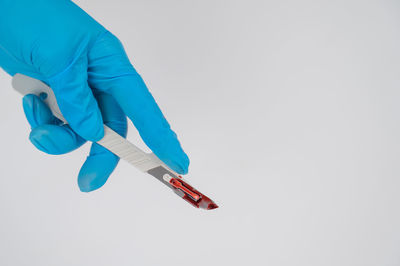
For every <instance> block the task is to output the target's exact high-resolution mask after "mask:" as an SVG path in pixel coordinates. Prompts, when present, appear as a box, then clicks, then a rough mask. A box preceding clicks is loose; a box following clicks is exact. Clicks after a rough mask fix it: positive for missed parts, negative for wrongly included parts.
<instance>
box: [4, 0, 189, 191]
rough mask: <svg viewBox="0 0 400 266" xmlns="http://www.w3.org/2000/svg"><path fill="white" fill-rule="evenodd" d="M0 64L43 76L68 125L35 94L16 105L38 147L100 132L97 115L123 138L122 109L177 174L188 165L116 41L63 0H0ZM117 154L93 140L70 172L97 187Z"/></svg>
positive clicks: (58, 148)
mask: <svg viewBox="0 0 400 266" xmlns="http://www.w3.org/2000/svg"><path fill="white" fill-rule="evenodd" d="M0 66H1V67H2V68H3V69H4V70H5V71H6V72H7V73H9V74H10V75H14V74H16V73H21V74H25V75H28V76H31V77H33V78H36V79H39V80H42V81H43V82H45V83H47V84H48V85H49V86H50V87H51V88H52V89H53V91H54V93H55V95H56V98H57V102H58V105H59V107H60V110H61V112H62V113H63V115H64V117H65V118H66V120H67V121H68V123H69V125H63V124H61V123H60V121H58V120H57V119H56V118H55V117H53V116H52V114H51V112H50V110H49V109H48V108H47V107H46V106H45V105H44V103H43V102H42V101H41V99H40V98H38V97H36V96H33V95H29V96H26V97H25V98H24V101H23V106H24V111H25V114H26V116H27V119H28V121H29V123H30V124H31V126H32V132H31V134H30V140H31V141H32V143H33V144H34V145H35V146H36V147H37V148H38V149H40V150H41V151H44V152H46V153H49V154H63V153H67V152H70V151H72V150H74V149H76V148H78V147H80V146H81V145H82V144H83V143H84V142H85V141H86V140H90V141H98V140H100V139H101V138H102V137H103V135H104V130H103V126H102V125H103V121H104V123H106V124H107V125H109V126H110V127H111V128H112V129H114V130H115V131H117V132H118V133H119V134H121V135H122V136H124V137H125V135H126V128H127V127H126V118H125V116H128V117H129V118H130V120H131V121H132V122H133V123H134V125H135V127H136V128H137V129H138V131H139V133H140V135H141V137H142V139H143V140H144V142H145V143H146V144H147V146H148V147H149V148H150V149H151V150H152V151H153V152H154V153H155V154H156V155H157V156H158V157H159V158H160V159H161V160H162V161H163V162H164V163H166V164H167V165H168V166H169V167H171V168H172V169H173V170H175V171H176V172H178V173H181V174H185V173H187V171H188V166H189V159H188V157H187V155H186V154H185V153H184V151H183V150H182V148H181V146H180V143H179V141H178V139H177V137H176V134H175V133H174V132H173V131H172V130H171V128H170V126H169V124H168V122H167V121H166V120H165V118H164V116H163V114H162V113H161V111H160V109H159V107H158V106H157V104H156V102H155V100H154V98H153V97H152V95H151V94H150V92H149V91H148V89H147V87H146V85H145V84H144V82H143V80H142V79H141V77H140V76H139V75H138V74H137V72H136V71H135V69H134V68H133V67H132V65H131V63H130V62H129V59H128V57H127V55H126V54H125V51H124V49H123V46H122V44H121V43H120V41H119V40H118V39H117V38H116V37H115V36H114V35H112V34H111V33H110V32H108V31H107V30H106V29H105V28H104V27H103V26H101V25H100V24H99V23H97V22H96V21H95V20H94V19H92V18H91V17H90V16H89V15H88V14H86V13H85V12H84V11H83V10H82V9H80V8H79V7H78V6H76V5H75V4H74V3H72V2H71V1H69V0H36V1H32V0H1V1H0ZM117 163H118V158H117V157H116V156H115V155H113V154H112V153H111V152H109V151H107V150H105V149H104V148H102V147H100V146H99V145H97V144H93V146H92V149H91V152H90V155H89V157H88V158H87V160H86V162H85V163H84V165H83V167H82V169H81V171H80V173H79V177H78V184H79V187H80V189H81V190H82V191H86V192H88V191H92V190H94V189H97V188H99V187H101V186H102V185H103V184H104V183H105V182H106V181H107V178H108V177H109V175H110V174H111V173H112V171H113V170H114V169H115V167H116V165H117Z"/></svg>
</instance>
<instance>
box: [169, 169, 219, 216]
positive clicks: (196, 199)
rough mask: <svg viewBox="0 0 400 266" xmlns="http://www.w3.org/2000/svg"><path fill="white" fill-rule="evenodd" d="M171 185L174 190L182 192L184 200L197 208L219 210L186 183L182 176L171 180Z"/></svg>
mask: <svg viewBox="0 0 400 266" xmlns="http://www.w3.org/2000/svg"><path fill="white" fill-rule="evenodd" d="M169 183H170V184H171V185H172V186H173V187H174V189H177V190H179V191H180V192H182V193H181V194H182V198H183V199H184V200H186V201H187V202H189V203H190V204H192V205H193V206H194V207H196V208H201V209H204V210H213V209H216V208H218V205H217V204H215V203H214V202H213V201H212V200H211V199H210V198H209V197H207V196H206V195H204V194H202V193H200V192H199V191H198V190H196V189H195V188H194V187H192V186H191V185H189V184H188V183H187V182H186V181H184V180H183V179H182V177H181V176H179V179H178V178H171V180H170V181H169Z"/></svg>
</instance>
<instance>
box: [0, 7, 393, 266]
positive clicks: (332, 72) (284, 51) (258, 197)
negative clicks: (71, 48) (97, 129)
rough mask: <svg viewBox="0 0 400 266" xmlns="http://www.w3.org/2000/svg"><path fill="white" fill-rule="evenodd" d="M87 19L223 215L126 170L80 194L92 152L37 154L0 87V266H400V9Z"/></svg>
mask: <svg viewBox="0 0 400 266" xmlns="http://www.w3.org/2000/svg"><path fill="white" fill-rule="evenodd" d="M76 3H77V4H78V5H80V6H81V7H82V8H83V9H84V10H86V11H87V12H88V13H89V14H91V15H92V16H93V17H94V18H96V19H97V20H98V21H99V22H100V23H102V24H103V25H105V26H106V27H107V28H108V29H109V30H110V31H112V32H113V33H114V34H115V35H117V36H118V37H119V38H120V39H121V40H122V42H123V43H124V45H125V48H126V50H127V53H128V55H129V56H130V58H131V60H132V62H133V64H134V66H135V67H136V69H137V70H138V72H139V73H140V74H141V75H142V76H143V78H144V79H145V81H146V82H147V84H148V86H149V87H150V89H151V91H152V93H153V95H154V96H155V98H156V99H157V101H158V102H159V104H160V106H161V108H162V110H163V111H164V114H165V115H166V117H167V118H168V119H169V121H170V123H171V124H172V126H173V128H174V129H175V131H176V132H177V133H178V135H179V137H180V140H181V142H182V144H183V147H184V149H185V150H186V152H187V153H188V154H189V157H190V159H191V167H190V173H189V175H188V176H187V179H188V180H189V181H190V182H191V183H192V184H193V185H195V186H197V187H198V188H199V189H200V190H201V191H203V192H204V193H206V194H208V195H210V197H212V198H213V199H215V201H216V202H217V203H218V204H219V205H220V208H219V209H217V210H215V211H211V212H206V211H201V210H197V209H194V208H192V207H190V206H189V205H188V204H187V203H185V202H184V201H182V200H181V199H179V198H178V197H176V196H175V195H174V194H173V193H171V191H169V190H168V189H166V188H164V187H163V186H162V185H160V184H159V183H158V181H156V180H153V179H152V177H150V176H147V175H144V174H142V173H140V172H139V171H137V170H136V169H134V168H132V167H131V166H130V165H128V164H127V163H125V162H121V163H120V165H119V167H118V168H117V170H116V171H115V173H114V174H113V175H112V177H111V178H110V179H109V181H108V182H107V184H106V185H105V186H104V187H103V188H102V189H100V190H99V191H96V192H93V193H90V194H84V193H81V192H79V189H78V187H77V184H76V178H77V174H78V172H79V168H80V166H81V164H82V163H83V161H84V158H85V156H86V155H87V152H88V148H89V146H88V145H86V146H84V147H83V148H82V149H80V150H78V151H75V152H73V153H71V154H68V155H66V156H49V155H45V154H43V153H41V152H39V151H37V150H35V149H34V147H33V145H31V144H30V142H29V140H28V134H29V126H28V123H27V122H26V120H25V118H24V115H23V111H22V106H21V97H20V96H19V95H17V94H16V93H14V92H13V91H12V88H11V85H10V82H11V81H10V77H9V76H7V75H6V74H5V73H4V72H1V73H0V86H1V90H0V98H1V102H0V121H1V132H0V147H1V151H0V160H1V168H0V176H1V178H0V265H4V266H22V265H29V266H34V265H38V266H39V265H40V266H50V265H58V266H64V265H65V266H66V265H85V266H87V265H95V266H103V265H104V266H105V265H121V266H125V265H141V266H155V265H157V266H158V265H174V266H183V265H192V266H200V265H201V266H204V265H213V266H214V265H231V266H236V265H274V266H275V265H276V266H293V265H296V266H297V265H298V266H321V265H324V266H339V265H340V266H396V265H400V252H399V251H400V226H399V224H400V208H399V206H400V192H399V188H400V166H399V160H400V124H399V122H400V119H399V117H400V105H399V101H400V90H399V88H400V16H399V13H400V3H399V2H398V1H396V0H393V1H383V0H379V1H378V0H376V1H365V0H359V1H357V0H339V1H311V0H304V1H295V0H283V1H256V0H248V1H235V0H233V1H220V0H217V1H215V0H213V1H211V0H205V1H204V0H203V1H182V0H172V1H152V0H151V1H148V0H147V1H123V0H114V1H106V0H103V1H99V0H97V1H95V0H80V1H76ZM129 139H130V140H132V141H133V142H136V143H138V142H139V139H138V134H137V133H136V131H135V129H134V127H133V126H131V127H130V133H129ZM140 145H142V147H143V144H140Z"/></svg>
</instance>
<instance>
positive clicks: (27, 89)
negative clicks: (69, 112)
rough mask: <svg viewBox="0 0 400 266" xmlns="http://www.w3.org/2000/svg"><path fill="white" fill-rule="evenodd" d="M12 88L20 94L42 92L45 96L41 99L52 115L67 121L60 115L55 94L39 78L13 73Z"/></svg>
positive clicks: (38, 94)
mask: <svg viewBox="0 0 400 266" xmlns="http://www.w3.org/2000/svg"><path fill="white" fill-rule="evenodd" d="M12 86H13V88H14V89H15V90H16V91H17V92H19V93H20V94H22V95H23V96H25V95H27V94H34V95H36V96H40V95H41V94H42V93H45V94H46V96H47V97H46V98H45V99H44V100H43V101H44V102H45V103H46V104H47V106H48V107H49V108H50V110H51V111H52V112H53V114H54V116H55V117H57V118H58V119H60V120H61V121H63V122H64V123H67V121H66V120H65V118H64V116H63V115H62V113H61V111H60V108H59V107H58V104H57V100H56V96H55V95H54V92H53V90H52V89H51V88H50V87H49V86H47V85H46V84H44V83H43V82H41V81H40V80H37V79H34V78H31V77H28V76H25V75H22V74H15V76H14V77H13V79H12Z"/></svg>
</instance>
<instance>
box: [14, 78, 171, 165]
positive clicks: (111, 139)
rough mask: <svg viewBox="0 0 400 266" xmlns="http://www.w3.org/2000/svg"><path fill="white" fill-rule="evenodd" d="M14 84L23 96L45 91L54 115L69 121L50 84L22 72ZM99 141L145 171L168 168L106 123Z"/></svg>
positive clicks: (45, 100)
mask: <svg viewBox="0 0 400 266" xmlns="http://www.w3.org/2000/svg"><path fill="white" fill-rule="evenodd" d="M12 86H13V88H14V89H15V90H16V91H17V92H19V93H20V94H22V95H23V96H25V95H27V94H34V95H36V96H40V95H41V94H42V93H45V94H46V95H47V97H46V98H45V99H43V101H44V102H45V103H46V104H47V106H48V107H49V108H50V110H51V111H52V113H53V115H54V116H55V117H57V118H58V119H60V120H61V121H63V122H64V123H67V121H66V119H65V118H64V116H63V115H62V113H61V111H60V108H59V107H58V104H57V100H56V96H55V95H54V92H53V90H52V89H51V88H50V87H49V86H47V85H46V84H44V83H43V82H41V81H40V80H37V79H34V78H31V77H28V76H25V75H22V74H16V75H15V76H14V77H13V79H12ZM97 143H98V144H100V145H101V146H103V147H104V148H106V149H108V150H109V151H111V152H112V153H114V154H115V155H117V156H118V157H120V158H121V159H123V160H125V161H127V162H128V163H130V164H132V165H133V166H135V167H136V168H138V169H139V170H141V171H143V172H147V171H148V170H149V169H153V168H155V167H158V166H160V165H163V166H164V167H165V168H168V167H167V166H165V165H164V164H163V163H162V162H161V161H160V159H158V158H157V157H156V156H155V155H154V154H147V153H145V152H144V151H142V150H141V149H139V148H138V147H136V145H134V144H132V143H131V142H129V141H128V140H126V139H124V138H123V137H121V136H120V135H118V133H116V132H115V131H114V130H112V129H111V128H109V127H107V126H106V125H104V137H103V138H102V139H101V140H99V141H98V142H97ZM171 171H172V170H171Z"/></svg>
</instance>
